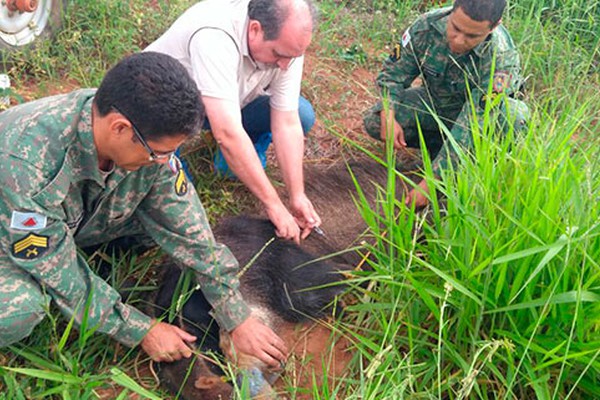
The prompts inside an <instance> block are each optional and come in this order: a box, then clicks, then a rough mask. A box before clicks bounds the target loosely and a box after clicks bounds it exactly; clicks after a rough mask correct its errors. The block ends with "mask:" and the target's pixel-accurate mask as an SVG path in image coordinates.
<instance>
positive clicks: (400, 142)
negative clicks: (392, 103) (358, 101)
mask: <svg viewBox="0 0 600 400" xmlns="http://www.w3.org/2000/svg"><path fill="white" fill-rule="evenodd" d="M380 115H381V133H380V137H381V140H383V142H384V143H387V141H386V138H387V135H388V123H393V125H394V126H393V129H392V131H391V132H390V133H391V134H392V135H394V137H393V140H392V144H393V145H394V148H395V149H400V148H403V147H406V140H404V129H402V126H401V125H400V124H399V123H398V121H396V119H395V115H394V110H393V109H391V110H389V112H388V114H387V116H386V114H385V110H382V111H381V114H380Z"/></svg>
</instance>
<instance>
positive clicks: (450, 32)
mask: <svg viewBox="0 0 600 400" xmlns="http://www.w3.org/2000/svg"><path fill="white" fill-rule="evenodd" d="M505 7H506V1H505V0H456V1H455V2H454V5H453V6H452V7H447V8H442V9H438V10H434V11H430V12H428V13H426V14H424V15H423V16H421V17H420V18H419V19H418V20H417V21H416V22H415V23H414V24H413V25H412V26H411V27H409V28H408V29H407V30H406V31H405V32H404V34H403V35H402V38H401V40H400V42H399V43H398V44H397V45H395V47H394V51H393V52H392V54H391V55H390V57H389V58H388V59H387V60H386V61H385V63H384V66H383V70H382V71H381V73H380V74H379V76H378V78H377V84H378V86H379V89H380V93H381V95H382V97H384V98H386V97H387V98H388V99H389V110H388V112H387V115H386V112H385V111H384V106H383V104H382V102H379V103H377V104H376V105H375V106H374V107H373V108H371V109H370V110H369V112H368V113H367V114H366V115H365V118H364V123H365V129H366V131H367V132H368V133H369V135H371V136H372V137H374V138H377V139H381V140H383V141H385V140H386V137H387V135H388V132H389V134H391V135H393V138H391V142H392V143H393V145H394V147H395V148H398V149H399V148H402V147H407V146H408V147H419V133H418V127H419V126H420V128H421V130H422V132H423V136H424V139H425V142H426V144H427V147H428V149H429V150H430V151H431V152H432V158H433V169H434V173H436V175H438V176H439V175H440V171H441V170H442V169H444V168H447V167H448V162H449V161H450V162H455V161H456V158H457V154H456V150H455V149H454V147H453V145H452V144H451V143H449V141H446V140H444V135H443V134H442V133H441V129H440V121H441V123H443V124H444V125H446V126H447V127H448V130H449V132H450V135H451V136H452V137H453V138H454V139H455V140H456V142H457V143H458V144H459V145H461V146H462V147H463V148H466V149H468V148H470V147H471V146H472V136H471V124H472V123H476V122H474V121H472V120H473V116H475V117H476V118H477V119H478V121H479V123H481V121H482V119H483V115H484V110H485V106H486V102H487V101H490V100H491V99H493V98H495V97H497V96H501V99H500V101H499V102H498V106H496V107H495V110H494V115H495V117H496V118H497V121H498V122H499V125H498V127H499V129H500V130H501V131H506V130H507V129H513V128H514V129H522V128H523V127H524V126H525V125H526V122H525V121H526V118H527V117H528V115H529V111H528V108H527V106H526V105H525V103H523V102H522V101H520V100H517V99H515V98H514V97H515V95H516V94H517V93H518V91H519V89H520V87H521V85H522V83H523V79H522V77H521V68H520V65H519V55H518V53H517V51H516V49H515V45H514V43H513V41H512V39H511V37H510V35H509V33H508V31H507V30H506V29H505V28H504V26H502V25H501V23H500V22H501V17H502V13H503V11H504V9H505ZM417 77H420V78H421V80H422V84H421V85H413V82H414V81H415V78H417ZM490 84H491V91H489V90H488V87H489V86H490ZM471 101H472V102H473V105H474V108H473V106H472V104H471ZM387 121H389V124H388V123H387ZM388 125H392V126H389V127H388ZM440 148H441V150H440ZM419 186H420V188H421V190H422V191H421V190H417V189H413V190H411V191H410V193H409V194H408V195H407V199H406V201H407V204H411V203H412V202H414V203H415V205H416V206H417V207H422V206H424V205H426V204H427V199H426V197H425V196H424V195H423V193H426V192H427V185H426V183H425V182H424V181H422V182H421V183H420V184H419Z"/></svg>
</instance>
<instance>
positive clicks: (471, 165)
mask: <svg viewBox="0 0 600 400" xmlns="http://www.w3.org/2000/svg"><path fill="white" fill-rule="evenodd" d="M149 3H150V2H115V1H108V0H105V1H98V2H86V1H83V0H73V1H72V2H71V5H70V7H69V9H68V17H67V22H66V24H65V27H64V29H63V30H62V31H61V33H60V34H59V37H58V40H57V41H56V42H54V43H51V44H47V45H44V46H41V47H39V48H38V49H37V50H35V52H34V53H30V54H22V55H18V56H17V57H16V61H15V63H14V64H13V67H12V69H11V70H10V71H9V73H10V74H11V78H12V80H13V91H14V93H15V94H16V95H20V96H23V97H26V98H31V97H41V96H44V95H46V94H48V92H51V91H53V90H54V91H55V90H56V88H57V87H60V85H61V84H63V83H64V82H65V81H68V82H69V83H70V85H71V86H75V87H76V86H95V85H97V84H98V83H99V82H100V80H101V78H102V76H103V74H104V72H105V71H106V69H107V68H109V67H110V66H111V65H113V64H114V63H115V62H117V60H119V59H120V58H121V57H122V56H123V55H125V54H129V53H132V52H134V51H137V50H139V49H141V48H143V47H144V46H145V45H146V44H147V43H149V42H151V41H152V40H153V39H154V38H156V37H157V36H158V35H159V34H160V33H161V32H162V31H164V30H165V29H166V27H167V26H168V24H169V23H170V22H171V21H173V20H174V19H175V18H176V17H177V15H178V14H179V13H180V12H181V11H182V10H183V9H185V7H187V6H188V5H189V4H191V3H193V2H192V1H183V0H180V1H170V2H168V1H158V2H157V3H156V6H154V7H155V8H152V7H149V6H148V4H149ZM320 6H321V11H322V16H321V26H320V30H319V32H318V33H317V35H316V37H315V40H314V43H315V44H314V45H313V47H314V48H315V50H316V51H315V55H316V56H317V57H319V59H320V60H322V61H323V62H325V63H328V65H330V66H332V68H331V70H333V71H337V72H336V73H339V74H340V78H339V79H340V80H342V81H343V80H348V77H349V76H351V73H352V71H354V70H356V69H358V68H366V69H368V70H369V71H370V72H371V73H372V76H373V77H374V75H375V74H376V73H377V71H378V69H379V67H380V65H381V62H382V61H383V59H384V57H385V56H386V55H387V54H388V53H389V51H390V44H391V43H393V42H395V41H397V40H398V38H399V36H400V35H401V34H402V32H403V30H404V29H405V28H406V27H407V26H408V25H409V23H410V21H411V20H413V19H414V18H415V17H416V16H417V15H418V14H419V13H421V12H423V11H424V10H425V9H427V6H424V5H423V2H421V1H415V0H413V1H407V2H399V1H388V0H383V1H368V0H353V1H336V0H322V1H320ZM599 19H600V2H598V1H592V2H590V1H583V0H569V1H564V2H556V1H550V0H544V1H533V0H526V1H520V2H511V3H510V7H509V10H508V12H507V14H506V15H505V18H504V21H505V23H506V25H507V26H508V28H509V30H510V31H511V33H512V35H513V38H514V39H515V41H516V43H517V45H518V46H519V49H520V53H521V55H522V65H523V67H524V71H525V75H526V76H528V81H527V102H528V104H529V105H530V106H531V109H532V110H533V117H532V120H531V123H530V127H529V130H528V131H527V132H525V133H523V134H521V135H509V136H508V138H507V139H506V140H504V141H498V140H496V139H495V137H496V136H497V135H495V134H494V133H495V132H494V127H493V125H492V124H488V125H487V127H484V129H482V130H479V129H476V131H475V135H474V137H475V149H474V151H473V157H465V158H464V160H463V162H462V163H461V165H460V166H458V167H457V168H456V170H455V171H454V172H453V173H452V174H447V175H445V176H443V177H442V179H440V180H438V181H434V180H432V179H430V178H431V175H432V173H431V169H430V167H429V163H428V159H427V157H425V169H424V176H426V177H427V178H429V179H430V185H431V187H432V188H433V189H435V192H436V194H440V195H441V196H440V197H439V198H438V197H437V196H432V205H431V207H430V208H428V209H427V210H426V211H425V212H423V213H415V212H414V211H413V210H411V209H409V208H406V207H405V206H404V205H403V202H402V199H396V197H395V196H394V193H395V191H396V190H397V188H396V187H395V183H394V182H395V180H393V179H390V182H389V184H388V186H387V187H386V188H385V190H382V192H381V201H380V202H379V203H378V207H377V208H376V209H371V208H370V207H369V206H368V205H367V204H365V203H363V204H361V208H362V210H363V214H364V217H365V219H366V221H367V222H368V223H369V224H370V225H371V226H372V229H373V232H374V238H375V239H376V240H375V241H374V243H373V244H372V246H371V247H370V251H371V252H372V254H373V255H374V259H373V261H371V264H370V266H371V268H372V272H368V273H367V272H363V273H361V275H360V276H357V277H356V279H355V281H356V283H357V289H356V291H355V293H354V295H353V296H355V298H356V301H353V302H351V304H352V305H351V306H349V310H348V311H349V312H348V319H347V320H346V321H344V323H341V324H340V325H339V326H338V327H337V328H338V330H339V331H340V332H341V333H343V334H346V335H348V336H350V337H352V338H353V339H354V341H355V342H356V345H355V346H356V347H355V349H353V350H354V351H355V359H354V363H353V365H352V371H351V373H350V374H349V375H348V379H347V381H345V382H343V383H341V384H340V385H339V386H337V387H331V388H327V387H319V386H318V385H316V384H315V386H314V387H313V388H309V389H308V390H312V393H311V397H313V398H315V399H333V398H347V399H404V398H406V399H408V398H410V399H434V398H435V399H479V398H481V399H566V398H569V399H594V398H600V380H599V378H598V377H599V376H600V332H599V331H600V265H599V260H600V209H599V206H598V199H600V177H599V174H600V172H598V171H600V168H599V165H598V161H597V160H598V159H600V157H599V156H600V154H598V153H599V150H598V148H599V147H598V137H600V135H599V133H600V124H599V122H598V121H599V119H600V111H599V110H600V94H599V93H600V91H599V90H598V89H599V88H600V76H599V73H598V72H599V71H598V67H599V65H600V33H599V31H598V29H597V27H598V22H599V21H598V20H599ZM321 78H322V77H320V76H318V73H314V74H313V75H311V76H308V77H307V79H306V81H305V82H304V87H305V88H306V90H307V91H310V90H314V88H315V87H318V88H320V87H323V90H326V86H320V85H323V82H324V81H322V80H320V79H321ZM371 82H372V80H371V81H368V82H356V84H360V85H361V86H363V87H364V86H366V87H368V88H369V89H370V90H371V91H372V92H371V96H372V98H374V96H375V93H376V92H375V88H374V87H373V85H372V83H371ZM350 83H352V82H350ZM32 84H33V86H31V85H32ZM28 87H34V88H35V91H34V92H33V93H31V92H30V91H29V90H26V89H27V88H28ZM340 87H344V86H341V84H340ZM311 94H312V95H313V96H312V97H314V98H316V99H320V95H321V93H319V92H315V93H311ZM372 98H371V99H367V100H368V101H371V100H372ZM345 99H346V97H344V96H339V98H337V99H333V103H332V104H322V105H321V107H319V106H320V104H319V103H317V104H316V106H317V110H319V109H320V108H321V109H332V110H342V109H344V108H345V107H346V104H345V101H346V100H345ZM341 117H342V114H338V113H337V111H336V112H332V113H329V114H327V115H325V114H324V115H319V119H320V120H321V121H323V124H324V130H325V131H327V132H333V133H338V134H343V133H341V132H337V130H338V129H339V128H338V126H339V125H338V124H339V122H340V121H339V120H338V119H339V118H341ZM190 157H191V158H192V159H193V161H194V164H195V165H196V164H201V165H204V166H207V167H202V168H198V170H194V174H195V175H196V176H197V177H198V178H199V179H197V181H199V182H200V183H199V184H198V192H199V193H200V196H201V198H202V200H203V202H204V203H205V206H206V208H207V211H208V213H209V215H211V218H215V216H218V215H222V214H230V213H235V212H238V211H239V210H240V209H242V208H244V204H245V203H243V204H242V205H240V204H239V202H240V200H239V199H240V197H239V196H240V191H241V192H243V190H241V189H240V185H239V184H236V183H225V184H224V182H223V181H222V180H218V179H214V178H213V177H212V175H211V174H210V171H209V170H210V159H211V154H210V149H208V150H207V149H206V148H204V147H202V150H201V151H193V152H192V153H191V154H190ZM388 160H389V161H390V162H389V164H390V166H389V168H390V174H394V173H395V172H394V169H393V162H391V161H392V160H393V157H392V156H391V154H389V155H388ZM401 179H404V181H405V182H406V184H411V181H410V180H409V179H408V178H406V177H402V176H401ZM242 194H243V193H242ZM244 201H245V200H244ZM325 217H326V216H325ZM213 221H214V219H213ZM150 261H151V259H150V260H146V261H144V260H140V259H136V258H128V259H126V261H122V262H121V264H120V265H119V267H118V268H116V269H115V271H118V274H115V275H114V276H113V277H111V279H112V280H111V283H112V284H114V285H115V286H120V285H122V283H123V282H124V279H125V277H126V276H128V275H133V276H135V277H137V278H138V280H139V282H140V283H139V284H138V285H137V286H135V288H134V292H136V293H135V296H134V297H137V298H139V297H140V296H142V295H143V293H144V292H145V291H147V290H150V289H151V288H152V274H151V267H150ZM115 262H116V261H115ZM142 282H143V284H142ZM361 282H366V285H367V286H366V287H367V288H368V289H364V288H363V286H360V285H358V284H359V283H361ZM140 304H141V303H140ZM82 306H85V305H82ZM80 331H81V332H84V333H83V334H81V333H79V332H80ZM92 331H93V328H92V327H83V329H81V330H76V329H75V328H74V327H73V326H72V324H71V323H69V321H64V320H63V319H62V318H61V317H60V316H58V314H57V313H56V311H55V310H53V309H50V310H48V318H46V320H45V321H44V322H43V323H42V324H41V325H40V326H38V327H37V328H36V330H35V332H34V335H32V336H31V337H30V338H29V339H27V340H25V341H24V342H22V343H20V344H18V345H15V346H13V347H11V348H9V349H2V350H0V360H2V366H3V367H2V368H1V369H0V393H2V394H0V399H3V398H5V399H26V398H27V399H29V398H44V397H45V398H73V399H84V398H97V396H96V394H95V393H96V392H97V391H98V388H99V387H113V386H118V387H122V388H125V389H124V391H123V392H122V393H123V394H122V396H127V395H128V394H130V393H132V392H137V393H140V394H141V395H142V396H146V397H147V398H151V397H152V395H151V394H148V393H147V392H144V390H148V389H144V388H142V387H140V386H139V385H138V384H139V383H140V381H138V384H136V383H134V382H133V381H131V380H129V379H126V377H125V376H124V375H122V374H120V372H119V371H125V372H126V373H127V374H128V375H129V376H130V377H133V376H135V370H136V367H135V365H136V364H137V362H136V355H137V354H138V353H137V351H129V350H128V349H125V348H122V347H119V346H115V344H114V342H112V341H111V340H110V339H108V338H107V337H104V336H102V335H95V334H93V332H92ZM141 357H142V358H143V357H144V356H143V355H141ZM136 380H137V379H136ZM143 383H144V384H146V383H148V382H143ZM150 386H151V385H150ZM150 390H152V389H150ZM243 390H244V388H239V393H238V394H239V397H240V398H243V397H244V395H243V394H242V393H243ZM153 392H154V393H155V394H154V395H156V396H165V393H163V392H161V391H158V390H153ZM290 393H291V397H292V398H295V394H294V393H296V394H300V391H298V390H296V391H294V390H290ZM342 393H343V394H342Z"/></svg>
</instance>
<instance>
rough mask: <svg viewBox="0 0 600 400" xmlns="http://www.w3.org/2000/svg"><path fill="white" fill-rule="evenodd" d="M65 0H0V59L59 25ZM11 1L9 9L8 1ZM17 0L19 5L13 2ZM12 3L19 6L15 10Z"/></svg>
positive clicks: (50, 33) (51, 33)
mask: <svg viewBox="0 0 600 400" xmlns="http://www.w3.org/2000/svg"><path fill="white" fill-rule="evenodd" d="M67 1H68V0H2V1H1V2H0V59H4V60H6V59H7V58H9V57H10V53H12V52H15V51H21V50H24V49H26V48H29V47H31V46H35V44H36V43H37V42H39V41H41V40H46V39H49V38H51V37H52V35H53V34H54V33H55V32H56V31H57V30H58V29H59V28H60V26H61V25H62V19H63V16H64V12H65V9H66V5H67ZM10 3H12V9H13V10H11V8H10V7H9V4H10ZM16 4H18V5H16ZM26 5H27V6H30V7H32V8H34V9H33V10H32V11H20V10H23V8H24V7H27V6H26ZM15 7H20V8H19V9H17V10H14V8H15Z"/></svg>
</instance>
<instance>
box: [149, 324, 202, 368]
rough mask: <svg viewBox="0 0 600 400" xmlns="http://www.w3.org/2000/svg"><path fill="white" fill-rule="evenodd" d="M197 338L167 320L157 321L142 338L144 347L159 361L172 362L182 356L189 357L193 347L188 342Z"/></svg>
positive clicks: (152, 357)
mask: <svg viewBox="0 0 600 400" xmlns="http://www.w3.org/2000/svg"><path fill="white" fill-rule="evenodd" d="M195 340H196V337H195V336H192V335H190V334H189V333H187V332H186V331H184V330H182V329H179V328H178V327H176V326H174V325H170V324H167V323H165V322H158V323H156V322H155V325H153V326H152V328H150V331H148V333H147V334H146V336H144V339H142V343H141V344H140V345H141V346H142V349H144V351H145V352H146V354H148V355H149V356H150V358H151V359H153V360H154V361H157V362H161V361H166V362H172V361H176V360H180V359H181V358H182V357H184V358H189V357H190V356H191V355H192V349H190V347H189V346H188V345H187V344H186V342H187V343H192V342H194V341H195Z"/></svg>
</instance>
